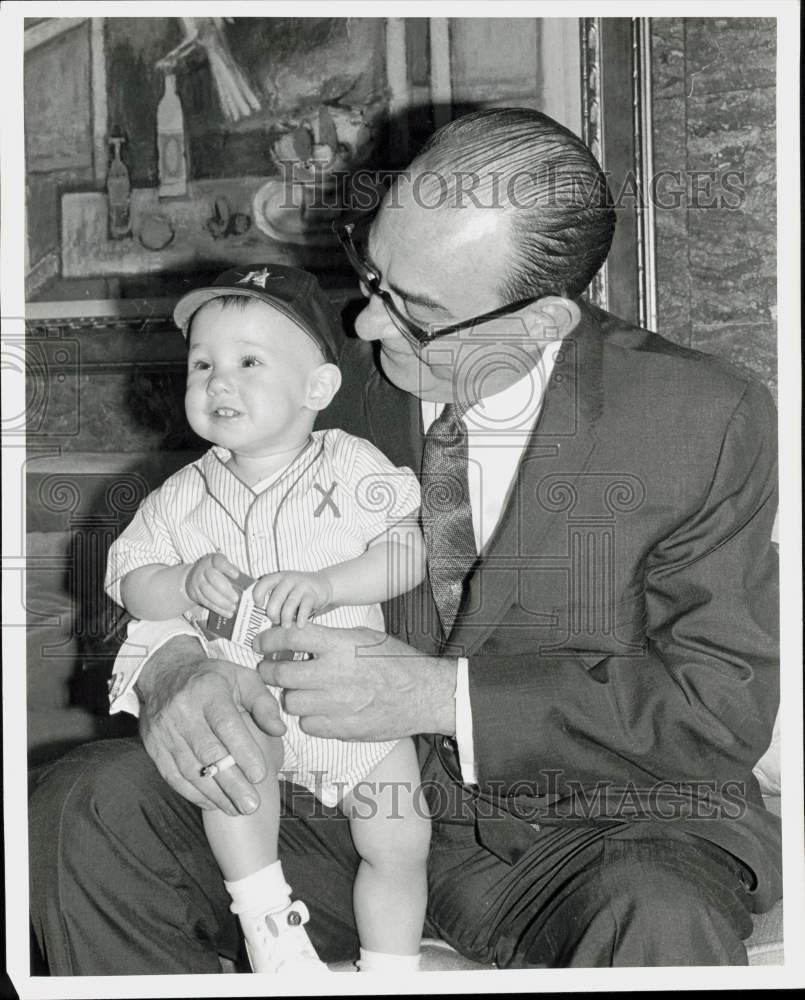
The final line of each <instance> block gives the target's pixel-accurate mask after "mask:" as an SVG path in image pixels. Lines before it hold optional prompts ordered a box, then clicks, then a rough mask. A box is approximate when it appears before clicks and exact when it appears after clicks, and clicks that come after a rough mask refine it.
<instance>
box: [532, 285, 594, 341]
mask: <svg viewBox="0 0 805 1000" xmlns="http://www.w3.org/2000/svg"><path fill="white" fill-rule="evenodd" d="M527 315H528V317H529V321H530V322H529V329H530V330H531V331H533V332H534V333H535V334H536V335H537V336H538V337H539V339H540V340H561V339H562V338H563V337H566V336H567V335H568V334H569V333H570V332H571V331H572V330H574V329H575V328H576V327H577V326H578V324H579V321H580V320H581V310H580V309H579V307H578V304H577V303H576V302H574V301H573V299H568V298H565V297H564V296H563V295H546V296H544V297H543V298H541V299H537V301H536V302H533V303H532V304H531V306H529V309H528V314H527ZM532 324H533V325H532Z"/></svg>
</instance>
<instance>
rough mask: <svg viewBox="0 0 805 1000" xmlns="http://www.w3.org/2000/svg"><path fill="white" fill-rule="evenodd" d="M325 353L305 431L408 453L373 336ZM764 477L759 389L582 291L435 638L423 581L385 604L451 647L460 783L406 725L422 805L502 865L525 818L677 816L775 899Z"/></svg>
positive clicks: (758, 892)
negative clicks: (466, 742) (330, 389)
mask: <svg viewBox="0 0 805 1000" xmlns="http://www.w3.org/2000/svg"><path fill="white" fill-rule="evenodd" d="M342 370H343V372H344V386H343V388H342V390H341V392H340V393H339V396H338V397H337V399H336V401H335V402H334V403H333V404H332V406H331V408H330V410H329V411H328V412H327V413H326V414H325V415H323V419H322V420H320V422H319V426H340V427H344V428H345V429H346V430H348V431H350V432H352V433H355V434H359V435H362V436H364V437H368V438H369V439H370V440H371V441H373V442H374V443H375V444H376V445H377V446H378V447H379V448H381V449H382V450H383V451H385V452H386V454H387V455H388V456H389V457H390V458H391V459H392V460H393V461H394V462H396V463H397V464H400V465H408V466H411V467H412V468H414V469H415V470H416V471H419V466H420V460H421V452H422V432H421V422H420V416H419V412H420V409H419V401H418V400H417V399H415V398H414V397H412V396H410V395H409V394H407V393H404V392H402V391H400V390H399V389H397V388H396V387H395V386H393V385H392V384H391V383H390V382H389V381H388V380H387V379H386V378H385V377H384V376H383V375H382V374H381V373H380V372H379V371H378V368H377V366H376V364H375V360H374V354H373V351H372V345H368V344H363V343H360V342H357V341H348V342H347V345H346V347H345V351H344V356H343V359H342ZM776 486H777V466H776V412H775V409H774V405H773V402H772V400H771V398H770V396H769V394H768V392H767V391H766V390H765V388H763V387H762V386H760V385H759V384H757V383H756V382H754V381H753V380H752V379H751V378H750V377H748V376H747V375H745V374H743V373H742V372H739V371H738V370H736V369H735V368H733V367H731V366H730V365H728V364H726V363H725V362H722V361H719V360H717V359H715V358H713V357H709V356H707V355H704V354H700V353H698V352H696V351H692V350H688V349H685V348H682V347H679V346H677V345H675V344H672V343H670V342H668V341H666V340H664V339H663V338H662V337H660V336H658V335H656V334H653V333H650V332H648V331H646V330H642V329H638V328H636V327H633V326H630V325H628V324H626V323H624V322H622V321H620V320H618V319H616V318H615V317H613V316H610V315H608V314H606V313H604V312H601V311H600V310H596V309H593V308H590V307H584V310H583V318H582V322H581V323H580V324H579V326H578V327H577V329H576V330H575V331H574V332H573V333H572V335H571V336H570V337H569V338H567V340H566V342H565V344H564V345H563V348H562V352H561V355H560V357H559V359H558V360H557V364H556V367H555V369H554V372H553V375H552V378H551V381H550V385H549V387H548V389H547V392H546V396H545V400H544V404H543V408H542V412H541V415H540V418H539V420H538V422H537V425H536V428H535V430H534V432H533V434H531V436H530V438H529V441H528V444H527V446H526V448H525V450H524V453H523V457H522V460H521V461H520V464H519V468H518V473H517V476H516V480H515V483H514V484H513V486H512V489H511V493H510V495H509V499H508V501H507V503H506V506H505V509H504V511H503V513H502V516H501V519H500V522H499V524H498V527H497V529H496V530H495V533H494V535H493V536H492V538H491V539H490V542H489V544H488V546H487V548H486V550H485V552H484V555H483V558H482V559H481V560H480V562H479V564H478V565H477V567H476V569H475V571H474V573H473V575H472V577H471V579H470V582H469V586H468V593H467V595H466V597H465V600H464V603H463V605H462V609H461V611H460V614H459V617H458V619H457V622H456V625H455V627H454V629H453V631H452V633H451V635H450V636H449V637H447V639H445V637H443V636H441V635H439V633H438V629H435V628H434V627H433V622H434V621H437V620H438V619H437V618H436V616H435V615H434V611H433V608H432V604H431V602H430V598H429V595H428V593H427V590H425V589H424V588H420V590H419V591H415V592H414V593H413V594H410V595H407V596H406V597H405V598H404V599H401V600H399V601H397V602H395V604H394V605H393V606H392V607H390V608H389V609H388V610H389V613H388V618H387V622H388V627H389V631H390V632H392V633H395V634H397V635H399V636H400V637H401V638H402V639H405V640H407V641H408V642H410V643H411V644H413V645H415V646H417V647H418V648H420V649H422V650H425V651H427V652H440V651H442V652H444V653H445V654H452V655H459V654H461V655H465V656H467V657H468V659H469V679H470V698H471V703H472V716H473V738H474V746H475V756H476V762H477V768H478V772H479V782H480V785H479V788H478V789H477V791H470V790H468V789H466V788H462V787H461V785H460V782H459V780H458V779H459V769H458V762H457V759H456V756H455V753H454V746H453V745H452V743H451V741H449V740H443V739H442V738H441V737H435V736H434V737H429V738H425V739H423V741H422V743H423V746H422V748H421V750H422V754H421V757H422V765H423V777H424V778H425V779H426V780H432V781H438V782H441V783H442V784H443V785H444V786H448V787H450V794H449V796H448V798H446V799H443V800H442V801H441V803H440V807H441V813H440V817H441V819H442V820H443V821H445V822H449V821H450V820H451V818H452V819H456V820H457V821H467V810H468V809H469V813H470V814H472V815H474V816H475V820H474V821H475V822H476V823H477V824H478V828H479V832H480V834H481V835H480V836H479V839H480V840H481V841H482V842H484V843H488V845H489V846H490V849H492V850H494V851H495V853H498V854H499V855H500V856H501V857H505V858H506V859H507V860H509V861H515V860H516V859H517V858H518V857H519V856H520V854H521V853H522V851H523V850H524V849H525V847H526V846H527V844H528V837H529V836H531V834H530V827H528V826H527V821H528V822H534V821H538V822H540V823H541V824H544V823H555V822H563V823H593V822H603V823H612V824H613V826H615V827H619V828H622V826H623V823H624V822H626V823H628V824H630V825H632V826H634V825H636V824H644V827H645V824H647V823H650V824H653V829H655V830H657V831H658V832H659V831H662V832H665V833H668V834H669V835H676V834H677V833H678V832H679V831H680V830H681V831H683V832H684V833H687V834H693V835H695V836H700V837H703V838H705V839H707V840H709V841H712V842H714V843H717V844H719V845H721V846H722V847H724V848H726V849H727V850H728V851H730V852H731V853H733V854H734V855H735V856H736V857H738V858H740V859H741V860H742V861H743V862H744V863H745V864H746V865H747V866H748V867H749V868H750V869H751V870H752V871H753V872H754V873H755V877H756V886H755V904H756V907H757V909H759V910H762V909H765V908H766V907H767V906H769V905H770V904H771V902H772V901H773V900H774V899H776V898H778V897H779V896H780V895H781V880H780V830H779V821H778V820H777V819H776V818H775V817H774V816H772V815H771V814H769V813H768V812H766V810H765V809H764V808H763V803H762V798H761V796H760V791H759V788H758V786H757V782H756V780H755V778H754V777H753V775H752V767H753V766H754V764H755V763H756V762H757V760H758V759H759V758H760V756H761V755H762V753H763V752H764V751H765V749H766V747H767V746H768V743H769V740H770V738H771V731H772V724H773V721H774V715H775V710H776V706H777V702H778V697H779V695H778V645H777V623H778V602H777V575H776V554H775V552H774V549H773V546H771V545H770V544H769V541H770V535H771V530H772V524H773V519H774V514H775V510H776V505H777V498H776ZM437 808H438V807H437ZM458 813H461V815H458ZM454 814H455V815H454ZM479 815H480V816H481V819H480V820H479V819H478V816H479ZM487 816H490V817H491V819H489V820H487V819H486V817H487ZM492 822H494V823H495V825H494V827H492ZM484 824H486V826H485V827H484ZM484 829H486V831H487V832H486V835H484ZM490 830H491V831H492V834H493V835H490V834H489V831H490Z"/></svg>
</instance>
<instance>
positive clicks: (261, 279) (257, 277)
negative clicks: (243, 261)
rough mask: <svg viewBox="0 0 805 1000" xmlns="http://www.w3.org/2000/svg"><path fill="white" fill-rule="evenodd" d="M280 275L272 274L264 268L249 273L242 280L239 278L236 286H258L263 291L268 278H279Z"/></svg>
mask: <svg viewBox="0 0 805 1000" xmlns="http://www.w3.org/2000/svg"><path fill="white" fill-rule="evenodd" d="M281 277H282V275H281V274H272V273H271V272H270V271H269V269H268V268H267V267H264V268H263V269H262V270H261V271H249V273H248V274H245V275H244V276H243V277H242V278H239V279H238V281H237V282H236V284H238V285H259V286H260V288H263V289H265V287H266V282H267V281H268V279H269V278H281Z"/></svg>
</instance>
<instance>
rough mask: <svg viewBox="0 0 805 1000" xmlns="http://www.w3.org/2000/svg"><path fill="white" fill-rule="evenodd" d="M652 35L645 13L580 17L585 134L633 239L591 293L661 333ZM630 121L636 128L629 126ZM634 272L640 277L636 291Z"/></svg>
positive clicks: (617, 248)
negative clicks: (628, 193)
mask: <svg viewBox="0 0 805 1000" xmlns="http://www.w3.org/2000/svg"><path fill="white" fill-rule="evenodd" d="M650 33H651V19H650V18H645V17H633V18H628V19H627V18H600V17H584V18H581V19H580V40H581V73H582V138H583V139H584V141H585V142H586V143H587V145H588V146H589V147H590V148H591V149H592V151H593V153H594V154H595V156H596V158H597V159H598V160H599V162H600V163H601V165H602V166H603V167H604V170H605V171H606V172H607V174H608V177H609V179H610V188H614V190H613V191H612V193H613V197H614V199H615V202H616V206H617V207H618V210H619V227H620V228H621V229H622V230H623V229H626V230H627V238H626V239H625V240H622V241H621V242H620V243H618V242H617V241H616V243H615V244H614V245H613V251H612V253H611V254H610V258H609V260H608V261H607V263H606V264H605V265H604V267H603V268H602V269H601V271H600V272H599V274H598V275H597V276H596V278H595V280H594V282H593V284H592V286H591V289H590V293H589V297H590V299H591V301H593V302H594V303H595V304H596V305H598V306H600V307H601V308H603V309H608V308H612V309H613V311H614V312H617V313H618V314H619V315H622V316H624V318H626V319H633V320H634V321H636V322H638V323H639V324H640V325H641V326H645V327H648V328H649V329H651V330H653V329H656V325H657V274H656V250H655V231H654V204H653V200H652V198H651V195H650V192H651V178H652V175H653V148H652V132H653V122H652V104H651V34H650ZM627 122H628V123H630V127H629V129H628V130H627V129H625V128H624V125H625V123H627ZM608 139H609V140H610V141H608ZM624 140H626V141H624ZM628 174H631V178H630V179H629V178H628V177H627V175H628ZM627 179H629V181H630V183H633V188H632V190H633V192H634V193H635V196H634V197H633V198H631V199H629V201H630V202H631V204H629V203H627V202H626V201H625V200H623V199H620V198H619V195H620V194H622V192H623V190H624V189H625V181H626V180H627ZM615 272H617V273H615ZM629 275H632V276H633V277H632V283H631V284H632V287H631V288H630V287H629V280H628V276H629ZM624 278H626V280H624Z"/></svg>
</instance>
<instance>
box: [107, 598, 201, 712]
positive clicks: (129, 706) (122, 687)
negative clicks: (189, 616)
mask: <svg viewBox="0 0 805 1000" xmlns="http://www.w3.org/2000/svg"><path fill="white" fill-rule="evenodd" d="M179 635H190V636H193V638H194V639H198V640H199V642H200V643H201V645H202V647H203V648H204V652H205V653H206V652H207V643H206V641H205V640H204V637H203V636H202V634H201V633H200V632H199V631H198V630H197V629H196V628H194V627H193V625H191V624H190V622H188V621H186V620H185V619H184V618H169V619H167V620H165V621H160V622H146V621H132V622H129V625H128V630H127V632H126V641H125V642H124V643H123V645H122V646H121V647H120V649H119V650H118V654H117V657H116V659H115V664H114V667H113V668H112V677H111V678H110V680H109V714H110V715H115V714H117V713H118V712H128V713H129V715H135V716H137V715H139V714H140V700H139V698H138V697H137V692H136V691H135V690H134V685H135V684H136V683H137V678H138V677H139V676H140V672H141V671H142V669H143V667H144V666H145V664H146V663H147V662H148V659H149V658H150V657H151V656H153V655H154V653H156V651H157V650H158V649H160V648H161V647H162V646H164V645H165V643H166V642H168V641H169V640H170V639H174V638H176V636H179Z"/></svg>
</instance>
